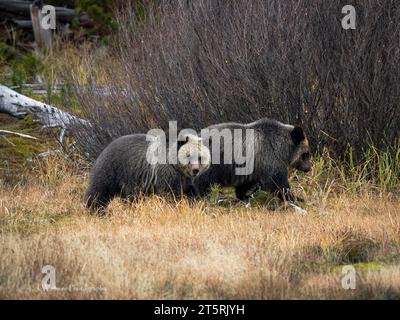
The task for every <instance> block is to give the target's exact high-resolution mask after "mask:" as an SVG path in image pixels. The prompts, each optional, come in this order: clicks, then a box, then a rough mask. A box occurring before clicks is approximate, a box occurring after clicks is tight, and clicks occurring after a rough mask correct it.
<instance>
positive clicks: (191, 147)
mask: <svg viewBox="0 0 400 320" xmlns="http://www.w3.org/2000/svg"><path fill="white" fill-rule="evenodd" d="M210 164H211V154H210V150H209V149H208V147H207V146H205V145H204V144H203V140H202V139H201V138H200V137H198V136H196V135H193V134H187V135H185V137H184V139H183V140H182V141H178V154H177V164H176V168H177V169H178V170H179V171H180V172H181V173H182V174H183V175H185V176H186V177H189V178H195V177H198V176H200V175H201V174H202V173H204V172H205V171H206V170H207V169H208V168H209V167H210Z"/></svg>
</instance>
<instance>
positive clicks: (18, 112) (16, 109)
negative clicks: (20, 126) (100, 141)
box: [0, 85, 91, 142]
mask: <svg viewBox="0 0 400 320" xmlns="http://www.w3.org/2000/svg"><path fill="white" fill-rule="evenodd" d="M0 112H3V113H7V114H9V115H11V116H13V117H17V118H24V117H26V116H27V115H29V114H32V115H33V116H34V117H35V119H36V122H38V123H40V124H41V125H43V126H44V127H45V128H60V135H59V140H60V141H61V142H62V141H63V138H64V135H66V134H69V132H70V130H71V129H72V127H73V126H74V125H78V124H79V125H85V126H91V124H90V122H89V121H87V120H84V119H80V118H78V117H75V116H74V115H71V114H69V113H68V112H65V111H62V110H60V109H58V108H55V107H53V106H51V105H48V104H46V103H43V102H40V101H37V100H34V99H32V98H29V97H27V96H24V95H22V94H20V93H18V92H16V91H14V90H11V89H10V88H7V87H5V86H2V85H0Z"/></svg>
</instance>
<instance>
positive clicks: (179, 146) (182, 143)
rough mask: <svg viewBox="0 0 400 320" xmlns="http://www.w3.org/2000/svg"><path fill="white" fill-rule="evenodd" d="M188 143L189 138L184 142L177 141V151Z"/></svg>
mask: <svg viewBox="0 0 400 320" xmlns="http://www.w3.org/2000/svg"><path fill="white" fill-rule="evenodd" d="M188 142H189V136H186V137H185V139H184V140H178V150H179V149H180V148H181V147H183V145H185V144H186V143H188Z"/></svg>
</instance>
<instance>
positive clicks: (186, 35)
mask: <svg viewBox="0 0 400 320" xmlns="http://www.w3.org/2000/svg"><path fill="white" fill-rule="evenodd" d="M145 3H146V2H145ZM346 4H348V3H347V2H346V1H336V2H332V1H324V0H315V1H307V0H288V1H279V0H268V1H265V0H252V1H246V0H236V1H225V0H197V1H190V2H189V1H160V2H157V3H156V4H154V3H152V4H148V3H147V4H146V5H145V6H144V7H142V6H141V7H140V8H141V10H140V12H142V10H143V8H145V10H146V14H145V15H143V14H141V15H140V18H138V17H137V15H136V12H138V10H137V6H136V7H134V6H133V5H131V6H130V7H129V6H127V9H125V10H124V11H121V12H120V13H119V14H118V23H119V32H118V35H117V37H116V38H117V42H118V43H117V44H116V46H115V50H114V52H113V54H112V56H113V57H114V58H115V62H116V63H113V64H112V68H109V70H108V77H107V78H108V80H109V83H108V85H109V88H110V90H109V92H108V95H107V96H106V97H105V96H104V95H98V94H96V93H95V92H93V90H85V91H82V90H80V91H79V92H78V99H79V102H80V104H81V105H82V107H83V109H84V113H85V115H86V117H87V118H89V119H90V120H91V121H92V123H93V124H94V126H93V128H92V129H91V130H90V132H89V131H88V130H80V131H79V134H78V140H79V142H80V143H81V145H83V146H84V147H85V149H86V150H87V151H88V152H89V153H90V155H91V156H92V157H95V156H96V155H97V154H98V153H99V152H100V151H101V150H102V149H103V148H104V146H105V145H106V144H107V143H108V142H110V141H111V140H112V139H114V138H116V137H118V136H121V135H123V134H127V133H132V132H145V131H147V130H148V129H149V128H154V127H161V128H164V129H167V128H168V120H177V121H178V125H179V127H181V128H184V127H191V128H195V129H200V128H202V127H205V126H207V125H210V124H212V123H218V122H223V121H240V122H250V121H253V120H256V119H259V118H261V117H266V116H267V117H272V118H276V119H278V120H281V121H283V122H287V123H292V124H300V125H302V126H303V127H305V128H306V130H307V132H308V135H309V137H310V140H311V143H312V145H313V146H314V148H316V149H319V150H321V149H322V147H324V146H325V147H328V148H329V149H330V150H331V151H332V153H333V154H334V155H335V156H341V155H343V154H344V151H345V149H346V146H347V145H348V144H350V145H351V146H352V147H353V148H354V150H355V151H356V153H358V154H360V153H361V152H362V151H363V150H364V149H365V147H366V146H367V145H368V144H370V143H373V144H375V145H376V146H378V147H380V146H384V145H394V144H396V143H397V141H398V139H399V132H400V130H399V129H400V128H399V123H400V108H399V103H400V81H399V79H400V3H398V2H397V1H395V0H393V1H390V0H388V1H376V0H363V1H361V0H357V1H353V2H352V4H353V5H354V6H355V8H356V12H357V27H356V29H355V30H344V29H343V28H342V26H341V19H342V18H343V17H344V15H343V14H342V13H341V9H342V7H343V6H344V5H346ZM135 8H136V9H135ZM121 88H124V90H123V91H121Z"/></svg>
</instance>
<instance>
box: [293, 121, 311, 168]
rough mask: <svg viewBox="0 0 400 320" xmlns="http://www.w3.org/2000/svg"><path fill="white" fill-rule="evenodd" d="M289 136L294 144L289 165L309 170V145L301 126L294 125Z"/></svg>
mask: <svg viewBox="0 0 400 320" xmlns="http://www.w3.org/2000/svg"><path fill="white" fill-rule="evenodd" d="M290 136H291V138H292V142H293V146H294V148H293V153H292V157H291V161H290V167H291V168H294V169H297V170H300V171H304V172H308V171H310V170H311V168H312V164H311V157H310V145H309V144H308V139H307V137H306V135H305V134H304V131H303V129H302V128H301V127H294V128H293V130H292V131H291V133H290Z"/></svg>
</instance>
